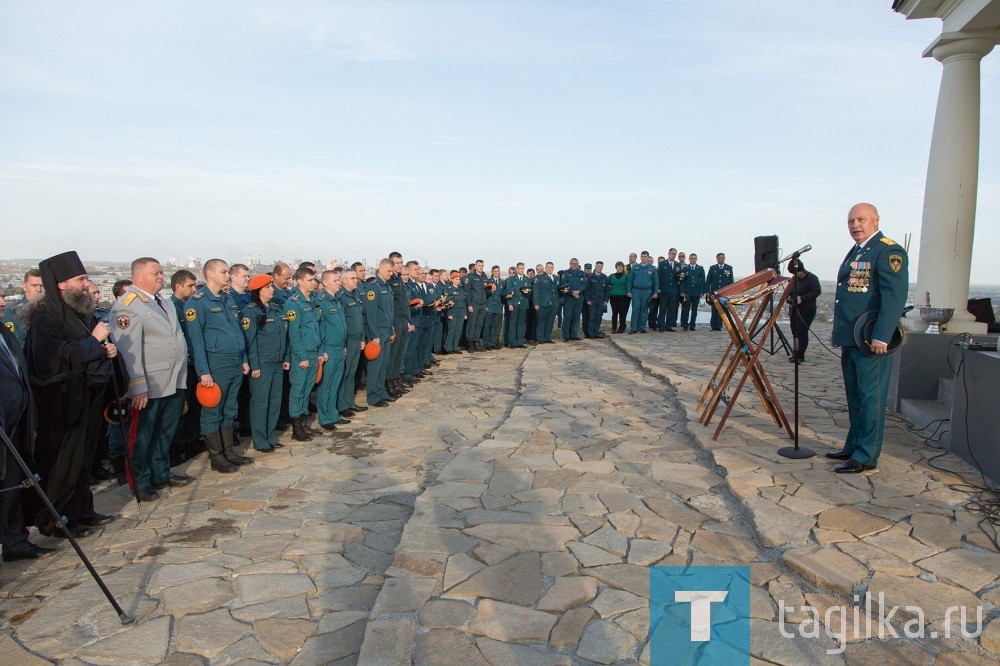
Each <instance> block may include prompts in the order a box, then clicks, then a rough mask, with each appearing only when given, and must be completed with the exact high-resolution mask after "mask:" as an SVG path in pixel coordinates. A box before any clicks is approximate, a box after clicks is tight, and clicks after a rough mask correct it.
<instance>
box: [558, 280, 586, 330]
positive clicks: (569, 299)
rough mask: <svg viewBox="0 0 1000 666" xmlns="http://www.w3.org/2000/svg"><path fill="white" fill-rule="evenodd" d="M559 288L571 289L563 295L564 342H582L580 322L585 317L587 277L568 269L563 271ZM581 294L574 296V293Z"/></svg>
mask: <svg viewBox="0 0 1000 666" xmlns="http://www.w3.org/2000/svg"><path fill="white" fill-rule="evenodd" d="M559 286H560V287H561V288H562V287H569V291H567V292H566V293H565V294H563V325H562V337H563V341H564V342H568V341H570V340H580V339H581V338H582V336H581V335H580V321H581V318H582V317H583V302H584V301H585V300H587V276H586V274H585V273H584V272H583V271H582V270H580V269H579V268H577V269H575V270H574V269H572V268H567V269H566V270H564V271H563V274H562V279H560V280H559ZM574 291H578V292H580V293H579V294H578V295H576V296H574V295H573V292H574Z"/></svg>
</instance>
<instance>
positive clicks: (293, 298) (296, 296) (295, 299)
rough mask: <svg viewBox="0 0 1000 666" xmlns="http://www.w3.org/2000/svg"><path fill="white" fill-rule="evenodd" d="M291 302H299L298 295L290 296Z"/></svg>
mask: <svg viewBox="0 0 1000 666" xmlns="http://www.w3.org/2000/svg"><path fill="white" fill-rule="evenodd" d="M291 300H293V301H297V300H299V295H298V294H295V295H294V296H292V299H291Z"/></svg>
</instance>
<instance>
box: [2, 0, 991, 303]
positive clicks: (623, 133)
mask: <svg viewBox="0 0 1000 666" xmlns="http://www.w3.org/2000/svg"><path fill="white" fill-rule="evenodd" d="M939 31H940V22H939V21H937V20H925V21H906V20H904V19H903V17H902V16H901V15H899V14H896V13H894V12H892V11H891V2H888V0H887V1H886V2H870V1H867V0H845V1H844V2H841V3H837V5H836V6H824V7H821V8H816V9H814V10H812V11H808V12H807V11H803V8H802V5H801V3H798V2H792V0H770V1H768V2H763V3H745V2H738V1H736V0H720V1H719V2H714V3H699V4H697V5H692V4H690V3H683V4H682V3H663V2H651V1H649V2H645V1H635V2H619V3H595V2H584V3H578V4H574V5H572V7H571V8H570V6H568V5H566V4H563V3H554V2H539V3H532V4H530V5H529V4H510V3H499V2H481V3H457V2H413V3H405V4H403V3H395V2H371V3H364V4H363V5H358V4H356V3H355V4H352V3H340V2H319V1H308V0H301V1H296V2H286V3H281V4H280V5H279V4H275V3H268V2H255V3H242V2H230V1H224V2H218V3H212V4H211V5H204V4H203V3H193V2H176V3H170V4H166V3H152V4H144V5H133V4H126V3H107V4H102V5H96V6H86V7H85V6H81V5H79V4H78V3H70V2H54V3H44V4H41V3H31V4H28V3H7V4H5V5H3V6H2V7H0V95H2V96H3V99H4V104H3V105H2V106H0V120H2V122H0V141H3V145H4V151H3V154H2V156H0V224H2V228H3V229H4V230H5V231H4V235H3V237H4V241H3V245H2V249H0V253H2V255H3V257H4V258H6V259H12V258H44V257H46V256H51V255H54V254H57V253H58V252H62V251H64V250H67V249H75V250H77V251H78V252H79V253H80V255H81V256H82V257H83V258H84V260H85V261H96V262H102V261H129V260H130V259H132V258H135V257H137V256H144V255H152V256H155V257H158V258H160V259H161V260H165V258H167V257H176V258H178V260H186V259H187V258H189V257H200V258H202V259H203V260H204V259H207V258H210V257H220V258H223V259H226V260H227V261H229V262H231V263H232V262H235V261H245V259H246V257H247V256H248V255H254V256H259V257H261V259H262V261H263V263H264V264H267V263H269V261H270V260H269V259H267V257H274V258H278V257H284V258H286V259H287V260H289V261H291V260H293V259H294V258H298V257H303V256H309V255H313V256H312V257H311V259H310V260H312V259H316V258H320V259H323V260H328V259H330V258H331V257H337V258H340V259H342V260H343V261H345V262H349V261H355V260H361V259H362V258H364V259H365V260H366V263H369V264H371V263H373V262H374V261H376V260H377V258H379V257H381V256H384V255H386V254H388V252H389V251H391V250H398V251H400V252H402V253H403V254H404V256H406V258H408V259H409V258H416V259H418V260H420V261H421V262H429V263H430V265H432V266H438V267H446V268H454V267H457V266H459V265H465V264H468V263H469V262H470V261H474V260H475V259H478V258H483V259H485V260H486V262H487V264H488V265H491V264H499V265H500V266H501V267H503V268H504V269H506V267H507V266H509V265H511V264H514V263H516V262H517V261H524V262H526V263H527V264H528V265H534V264H535V263H539V262H545V261H553V262H555V264H556V266H558V267H562V266H565V265H568V262H569V258H570V257H571V256H575V257H578V258H579V259H580V260H581V262H588V261H590V262H592V261H596V260H603V261H604V262H605V264H606V271H608V272H610V271H611V270H612V268H613V264H614V261H616V260H619V259H620V260H626V259H627V256H628V253H629V252H632V251H635V252H638V251H640V250H644V249H647V250H649V251H650V252H651V253H652V254H653V255H654V256H655V255H659V254H665V253H666V251H667V249H668V248H669V247H677V248H678V249H681V250H683V251H685V252H688V253H690V252H696V253H697V254H698V255H699V263H701V264H702V265H710V264H711V263H714V261H715V253H716V252H718V251H723V252H725V253H726V255H727V261H728V262H729V263H730V264H732V265H733V266H734V269H735V271H736V273H737V274H738V275H746V274H749V273H752V272H753V255H754V251H753V238H754V237H755V236H761V235H772V234H774V235H778V236H779V238H780V245H781V247H782V255H785V254H788V253H789V252H791V251H792V250H794V249H796V248H798V247H800V246H802V245H804V244H806V243H809V244H811V245H812V246H813V248H814V249H813V251H812V252H811V253H809V254H807V255H804V257H803V260H804V262H805V263H806V265H807V267H808V268H809V269H810V270H811V271H813V272H815V273H816V274H817V275H818V276H819V277H820V278H821V279H824V280H828V279H832V278H833V277H834V276H835V271H836V267H837V266H838V265H839V263H840V261H841V260H842V259H843V256H844V253H845V252H846V250H847V248H848V247H849V246H850V240H849V237H848V234H847V230H846V215H847V210H848V209H849V208H850V206H851V205H852V204H854V203H856V202H858V201H870V202H871V203H874V204H875V205H877V206H878V207H879V210H880V213H881V217H882V229H883V231H884V232H885V233H886V234H887V235H888V236H890V237H891V238H894V239H895V240H897V241H899V242H903V241H904V238H905V236H906V234H912V235H913V237H914V238H913V240H912V242H911V276H910V277H911V281H913V282H915V281H916V275H917V270H918V266H917V257H916V254H917V252H916V249H917V247H918V244H919V232H920V225H921V211H922V205H923V189H924V178H925V174H926V166H927V157H928V150H929V144H930V134H931V129H932V125H933V117H934V108H935V104H936V99H937V89H938V85H939V82H940V77H941V65H940V63H938V62H937V61H935V60H933V59H927V58H922V57H921V52H922V50H923V49H924V48H925V47H926V46H927V44H929V43H930V42H931V40H932V39H933V38H934V37H936V36H937V34H938V33H939ZM998 83H1000V57H998V56H997V54H992V55H990V56H987V57H986V58H985V59H984V60H983V62H982V145H983V146H984V147H989V146H996V145H1000V141H998V138H1000V137H998V136H997V134H998V131H1000V130H998V128H1000V123H998V122H997V120H998V119H1000V110H998V109H1000V100H998V99H997V96H998V90H1000V86H998ZM998 217H1000V159H998V156H997V154H996V152H995V151H993V152H990V151H988V150H984V151H983V153H982V156H981V170H980V188H979V206H978V220H979V224H978V227H977V230H976V231H977V235H976V245H975V249H974V253H973V260H972V278H971V282H972V283H973V284H994V283H998V282H1000V279H997V278H996V274H995V270H994V267H993V264H992V260H991V256H990V252H989V250H988V248H990V247H995V246H996V245H997V244H998V243H1000V225H997V224H996V223H995V221H996V220H997V218H998Z"/></svg>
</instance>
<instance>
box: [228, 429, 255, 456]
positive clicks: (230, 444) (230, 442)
mask: <svg viewBox="0 0 1000 666" xmlns="http://www.w3.org/2000/svg"><path fill="white" fill-rule="evenodd" d="M222 456H223V457H224V458H225V459H226V460H228V461H229V462H231V463H233V464H234V465H249V464H251V463H253V458H248V457H246V456H241V455H240V454H239V453H237V452H236V449H234V448H233V430H232V428H223V429H222Z"/></svg>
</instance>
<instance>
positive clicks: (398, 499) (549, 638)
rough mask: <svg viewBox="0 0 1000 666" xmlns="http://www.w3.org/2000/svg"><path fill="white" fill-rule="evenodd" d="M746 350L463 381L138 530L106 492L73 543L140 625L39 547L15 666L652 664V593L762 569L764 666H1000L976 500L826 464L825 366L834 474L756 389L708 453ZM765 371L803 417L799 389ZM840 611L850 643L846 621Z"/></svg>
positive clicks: (204, 479)
mask: <svg viewBox="0 0 1000 666" xmlns="http://www.w3.org/2000/svg"><path fill="white" fill-rule="evenodd" d="M815 330H816V331H817V333H818V334H819V337H821V338H826V337H827V336H828V334H829V328H828V327H825V328H824V326H822V325H818V326H816V327H815ZM726 343H727V338H726V337H725V334H724V333H713V332H710V331H708V330H699V331H696V332H690V333H684V332H677V333H650V334H647V335H634V336H627V335H626V336H622V335H615V336H611V337H610V338H606V339H603V340H588V341H582V342H573V343H561V342H560V343H557V344H554V345H540V346H538V347H535V348H531V349H528V350H504V351H501V352H497V353H489V354H473V355H461V356H448V357H443V358H442V362H441V365H440V366H439V367H438V368H437V369H436V370H435V373H434V376H433V377H432V378H430V379H428V380H425V381H424V382H422V383H420V384H419V385H418V386H417V387H416V389H415V390H414V391H413V392H412V393H410V394H408V395H407V396H405V397H404V398H402V399H400V400H399V401H397V402H396V403H395V404H393V405H392V406H391V407H389V408H387V409H380V410H369V411H368V412H365V413H364V414H363V415H362V416H360V417H359V418H357V419H356V420H354V423H352V424H351V425H349V426H346V427H344V428H343V429H342V430H341V431H338V432H337V433H334V435H333V436H328V437H323V438H319V439H316V440H314V441H313V442H310V443H306V444H300V443H293V442H289V441H287V440H283V441H285V443H286V444H288V446H287V447H286V448H284V449H281V450H280V451H279V452H276V453H274V454H270V455H268V456H263V455H256V456H255V459H256V464H254V465H252V466H248V467H244V468H242V469H241V471H240V472H239V473H237V474H231V475H220V474H215V473H213V472H211V471H210V470H209V469H208V466H207V461H206V460H204V456H201V457H199V458H197V459H195V460H194V461H191V462H189V463H188V464H187V466H186V467H187V469H186V470H185V471H187V472H189V473H191V474H194V475H196V476H198V477H199V480H198V482H197V483H195V484H192V485H191V486H188V487H185V488H177V489H173V490H171V491H170V492H168V493H166V495H165V496H164V498H162V499H160V500H159V501H157V502H153V503H147V504H144V505H143V506H142V507H141V514H140V511H139V509H138V507H137V506H136V504H135V503H134V502H131V501H129V496H128V491H127V489H125V488H116V487H111V486H103V487H102V488H101V489H100V491H99V492H98V494H97V499H98V508H99V510H101V511H104V512H114V513H117V514H119V515H120V516H121V518H120V519H119V520H117V521H116V522H114V523H112V524H111V525H109V526H107V527H106V528H105V529H104V530H103V532H102V533H101V534H99V535H95V536H92V537H89V538H86V539H83V540H81V542H80V543H81V545H82V547H83V548H84V550H85V551H86V552H87V554H88V555H89V556H90V558H91V559H92V560H93V562H94V565H95V566H96V568H97V570H98V571H99V572H100V573H101V575H102V576H103V577H104V580H105V581H106V583H107V585H108V587H109V588H110V589H111V591H112V592H113V593H114V594H115V596H116V597H117V599H118V601H119V603H120V604H121V605H122V606H123V607H124V608H125V610H126V611H127V612H128V613H130V614H131V615H133V616H135V618H136V621H135V623H134V624H132V625H128V626H123V625H122V624H121V623H120V622H119V620H118V617H117V615H116V613H115V612H114V611H113V609H112V608H111V606H110V605H109V604H108V603H107V601H106V600H105V599H104V597H103V595H102V594H101V593H100V590H99V589H98V587H97V586H96V584H95V583H94V582H93V580H92V579H91V578H90V576H89V575H88V574H87V572H86V570H85V569H84V568H83V566H82V564H81V563H80V561H79V559H78V558H77V557H76V555H75V554H74V553H73V551H72V549H71V548H69V546H68V544H65V543H64V542H58V541H56V540H46V539H44V538H40V537H38V536H37V535H35V536H34V537H32V538H33V539H39V543H43V544H47V545H60V546H61V547H62V550H61V552H60V553H59V554H58V555H56V556H55V557H52V558H49V559H47V560H42V561H37V562H12V563H8V564H6V565H5V568H4V570H3V572H2V577H0V623H2V626H0V663H2V664H4V665H5V666H8V665H13V664H45V663H62V664H155V663H166V664H176V665H182V664H185V665H186V664H206V663H211V664H236V663H239V664H247V665H249V664H286V663H290V664H295V665H300V664H354V663H362V664H409V663H417V664H456V665H457V664H461V665H463V666H464V665H475V664H494V665H499V664H595V663H596V664H610V663H636V662H638V663H643V664H646V663H650V658H651V655H650V649H649V647H648V639H649V601H648V598H649V580H648V569H647V568H648V567H649V566H650V565H715V564H729V565H749V566H750V571H751V582H752V590H751V614H752V620H751V626H752V633H751V653H752V655H753V658H752V662H753V663H758V664H763V663H774V664H789V665H792V664H795V665H797V664H850V665H853V664H937V665H942V666H943V665H946V664H993V663H996V661H997V659H998V655H1000V617H998V616H1000V584H998V581H997V576H998V575H1000V555H998V554H997V552H996V551H995V550H994V548H993V544H992V543H990V541H989V540H988V539H987V538H986V537H985V535H984V534H983V532H982V531H981V529H980V527H979V521H980V520H981V519H982V515H981V514H978V513H975V512H973V511H971V510H969V509H968V508H967V506H966V505H967V503H968V502H969V501H970V499H971V498H972V497H971V495H969V494H968V493H967V492H965V491H964V489H962V488H961V487H958V486H955V484H959V483H962V482H963V479H965V480H971V481H974V480H976V479H977V475H976V474H975V473H974V471H973V470H971V469H969V468H968V467H967V466H966V465H965V464H964V463H962V462H961V461H960V460H959V459H957V458H955V457H954V456H952V455H950V454H945V455H943V456H941V455H940V454H941V453H942V452H941V451H940V450H937V449H935V448H933V443H934V442H933V438H931V441H930V442H929V443H928V442H925V440H924V438H925V437H927V436H928V435H932V434H933V433H932V432H914V431H913V430H914V429H913V428H911V427H908V426H907V425H906V424H905V423H904V422H902V421H901V420H900V419H898V418H890V419H889V420H888V422H887V428H886V443H885V446H884V449H883V453H882V457H881V460H880V465H879V471H878V473H875V474H871V475H863V476H848V477H840V476H835V475H834V474H833V473H832V472H831V469H832V467H833V463H832V461H829V460H827V459H825V458H824V457H823V456H822V454H823V453H825V452H827V451H831V450H835V449H838V448H839V447H840V443H841V442H842V438H843V434H844V432H845V428H846V421H847V414H846V408H845V405H844V399H843V387H842V384H841V381H840V373H839V362H838V360H837V358H836V357H835V356H834V355H833V354H832V353H830V352H828V351H826V350H824V349H823V348H822V347H821V346H820V345H819V343H816V342H814V343H813V346H811V347H810V352H809V356H810V358H809V362H808V363H806V364H804V365H803V366H802V369H801V386H802V398H801V404H800V417H801V440H802V443H803V445H805V446H808V447H811V448H813V449H814V450H816V452H817V453H818V454H819V455H818V456H817V457H814V458H809V459H805V460H789V459H785V458H782V457H780V456H778V455H776V453H775V452H776V449H777V448H779V447H781V446H785V445H787V444H788V443H789V441H788V438H787V436H786V435H785V433H784V432H783V431H782V430H780V429H779V428H778V427H776V426H775V425H774V423H773V422H772V421H771V420H770V419H769V418H768V417H767V416H766V415H765V414H764V412H763V409H762V408H761V405H760V402H759V400H758V398H757V397H756V395H755V394H754V393H753V392H752V391H749V390H748V391H744V392H743V394H742V395H741V396H740V397H739V399H738V402H737V407H736V409H735V410H734V412H733V415H732V416H731V417H730V419H729V421H728V423H727V425H726V427H725V429H724V430H723V431H722V433H721V436H720V437H719V439H718V441H713V440H712V433H713V431H714V428H715V426H716V424H717V423H718V418H719V417H718V415H716V417H715V419H714V420H713V421H712V423H711V424H710V427H708V428H706V427H703V426H702V425H700V424H699V423H698V417H699V416H700V414H698V413H697V412H696V405H697V403H698V401H699V398H700V397H701V393H702V391H703V389H704V387H705V385H706V382H707V380H708V378H709V377H710V376H711V375H712V372H713V371H714V369H715V367H716V364H717V363H718V361H719V359H720V357H721V355H722V353H723V350H724V349H725V347H726ZM763 362H764V366H765V368H766V370H767V373H768V376H769V377H771V379H772V381H773V382H774V384H775V387H776V390H777V393H778V396H779V399H780V401H781V404H782V406H783V408H784V409H785V411H786V413H787V414H788V415H789V417H790V418H791V416H792V408H791V407H792V398H791V385H792V379H791V378H792V366H791V365H790V364H788V363H787V362H786V359H785V356H784V355H783V354H781V353H778V354H776V355H774V356H769V355H765V357H764V360H763ZM251 455H253V454H251ZM939 456H940V457H939ZM931 459H935V460H934V461H933V464H932V463H931ZM865 592H869V593H871V594H872V595H873V596H877V595H878V593H883V598H884V600H885V605H886V606H887V607H888V606H899V607H901V608H900V609H899V612H897V613H896V614H895V615H894V616H893V617H892V618H891V619H890V620H889V621H887V623H886V624H880V622H879V617H878V615H877V612H876V611H877V608H875V609H873V610H872V611H871V612H870V614H869V611H868V610H867V609H866V607H865V606H864V605H863V604H862V605H860V606H856V605H852V599H853V598H854V597H855V595H857V596H858V598H863V597H864V593H865ZM779 604H780V605H781V606H783V607H784V620H785V624H784V625H783V626H781V625H779V623H778V620H779ZM845 605H847V611H846V616H847V617H846V620H847V627H848V629H847V631H846V634H841V633H840V629H842V625H841V624H840V623H841V622H843V619H842V614H837V613H835V612H834V613H831V614H828V613H827V611H828V610H829V609H834V610H836V609H837V608H839V607H841V606H845ZM804 606H810V607H812V608H814V609H815V614H818V616H819V623H816V622H813V618H814V617H815V614H813V613H811V612H809V611H807V610H804V609H803V607H804ZM906 606H920V608H921V609H922V611H921V612H922V617H921V615H918V613H917V611H916V609H914V608H910V609H907V608H904V607H906ZM951 606H964V607H966V608H968V609H969V617H967V618H966V620H965V624H964V625H962V624H961V622H962V620H961V618H960V616H959V615H958V614H951V615H950V616H947V617H946V615H947V613H946V609H947V608H948V607H951ZM977 608H982V609H983V613H984V615H983V620H982V624H981V627H982V632H981V635H975V634H977V633H978V632H977V631H976V626H977V623H976V617H975V612H976V609H977ZM824 622H828V623H830V626H829V627H827V626H826V625H824V624H823V623H824ZM904 626H905V627H906V628H907V629H908V631H909V633H910V634H911V635H912V634H915V633H917V631H918V629H919V630H921V631H922V636H923V637H920V638H917V637H907V636H903V635H902V634H903V629H904ZM854 627H858V628H859V629H860V631H857V632H856V630H855V629H854ZM880 627H881V629H882V631H883V633H884V635H886V636H888V637H884V638H879V637H878V636H879V630H880ZM890 628H891V629H890ZM826 629H829V633H828V632H827V631H826ZM890 630H891V631H894V632H896V633H898V634H900V637H891V635H890V634H889V633H888V632H889V631H890ZM963 630H964V632H965V633H964V634H963ZM811 631H812V633H810V632H811ZM866 631H868V632H870V633H866ZM782 632H783V633H784V635H783V633H782ZM830 634H835V635H840V638H839V639H838V638H834V637H832V636H831V635H830ZM946 634H948V636H947V637H946V636H945V635H946ZM970 634H971V635H972V637H966V636H967V635H970ZM870 635H874V637H870V638H868V637H866V636H870ZM657 663H659V660H657ZM663 663H669V662H668V661H664V662H663Z"/></svg>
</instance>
